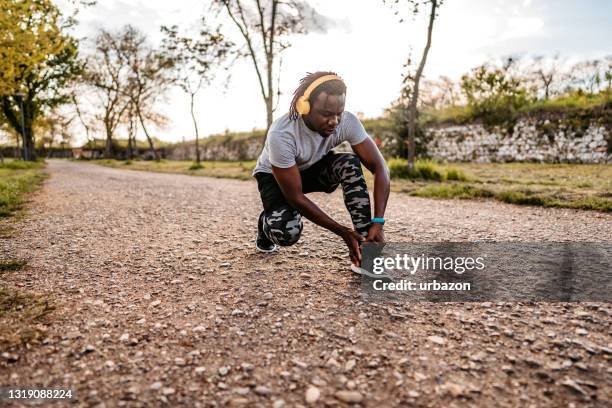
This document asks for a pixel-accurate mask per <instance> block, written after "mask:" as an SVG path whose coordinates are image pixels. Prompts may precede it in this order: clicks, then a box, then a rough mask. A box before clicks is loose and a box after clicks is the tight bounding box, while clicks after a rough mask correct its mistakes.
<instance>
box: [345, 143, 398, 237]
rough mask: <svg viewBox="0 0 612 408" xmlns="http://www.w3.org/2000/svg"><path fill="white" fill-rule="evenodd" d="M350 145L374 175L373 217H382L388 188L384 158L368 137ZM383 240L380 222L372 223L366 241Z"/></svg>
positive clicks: (385, 207)
mask: <svg viewBox="0 0 612 408" xmlns="http://www.w3.org/2000/svg"><path fill="white" fill-rule="evenodd" d="M351 147H352V148H353V151H354V152H355V153H356V154H357V156H359V159H360V160H361V162H362V163H363V164H364V166H366V168H367V169H368V170H370V172H372V174H373V175H374V218H384V217H385V210H386V209H387V200H388V199H389V190H390V181H389V169H388V168H387V165H386V163H385V159H384V158H383V157H382V154H380V151H379V150H378V147H376V145H375V144H374V142H373V141H372V139H370V138H369V137H368V138H367V139H365V140H364V141H363V142H361V143H359V144H356V145H354V146H351ZM384 240H385V237H384V234H383V232H382V224H380V223H373V224H372V226H371V227H370V231H369V232H368V238H367V241H376V242H384Z"/></svg>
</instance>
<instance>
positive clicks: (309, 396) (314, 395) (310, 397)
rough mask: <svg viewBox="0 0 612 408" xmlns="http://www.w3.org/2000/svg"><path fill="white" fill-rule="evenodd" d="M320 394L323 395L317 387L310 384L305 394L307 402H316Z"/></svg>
mask: <svg viewBox="0 0 612 408" xmlns="http://www.w3.org/2000/svg"><path fill="white" fill-rule="evenodd" d="M320 396H321V391H319V389H318V388H317V387H313V386H310V387H308V389H307V390H306V395H305V399H306V403H307V404H314V403H315V402H317V401H318V400H319V397H320Z"/></svg>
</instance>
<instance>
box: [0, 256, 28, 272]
mask: <svg viewBox="0 0 612 408" xmlns="http://www.w3.org/2000/svg"><path fill="white" fill-rule="evenodd" d="M25 265H26V261H23V260H20V259H0V273H3V272H13V271H18V270H20V269H22V268H23V267H24V266H25Z"/></svg>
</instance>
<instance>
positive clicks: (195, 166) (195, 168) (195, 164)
mask: <svg viewBox="0 0 612 408" xmlns="http://www.w3.org/2000/svg"><path fill="white" fill-rule="evenodd" d="M203 168H204V166H202V164H201V163H193V164H192V165H191V166H189V170H200V169H203Z"/></svg>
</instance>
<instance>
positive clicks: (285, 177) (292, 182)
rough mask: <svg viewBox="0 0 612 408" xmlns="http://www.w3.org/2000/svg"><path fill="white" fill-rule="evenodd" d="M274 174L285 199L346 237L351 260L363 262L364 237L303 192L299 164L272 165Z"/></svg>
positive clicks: (308, 215) (318, 222) (310, 218)
mask: <svg viewBox="0 0 612 408" xmlns="http://www.w3.org/2000/svg"><path fill="white" fill-rule="evenodd" d="M272 174H273V175H274V178H275V179H276V181H277V182H278V185H279V187H280V189H281V191H282V192H283V195H284V196H285V199H286V200H287V202H288V203H289V205H291V206H292V207H293V208H295V209H296V210H298V211H299V212H300V214H302V215H303V216H304V217H306V218H308V219H309V220H310V221H312V222H314V223H315V224H317V225H319V226H321V227H323V228H325V229H327V230H329V231H331V232H333V233H334V234H336V235H339V236H340V237H342V239H344V242H345V243H346V244H347V246H348V247H349V252H350V257H351V261H353V263H355V264H356V265H359V264H360V262H361V251H360V250H359V241H360V240H362V239H363V237H361V236H360V235H359V234H358V233H357V232H355V231H353V230H352V229H350V228H347V227H345V226H343V225H341V224H339V223H337V222H336V221H334V220H333V219H332V218H331V217H330V216H329V215H327V214H325V212H324V211H323V210H321V209H320V208H319V207H318V206H317V205H316V204H315V203H313V202H312V201H311V200H310V199H309V198H308V197H306V195H305V194H304V193H303V192H302V178H301V176H300V171H299V170H298V168H297V166H291V167H289V168H281V167H275V166H272Z"/></svg>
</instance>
